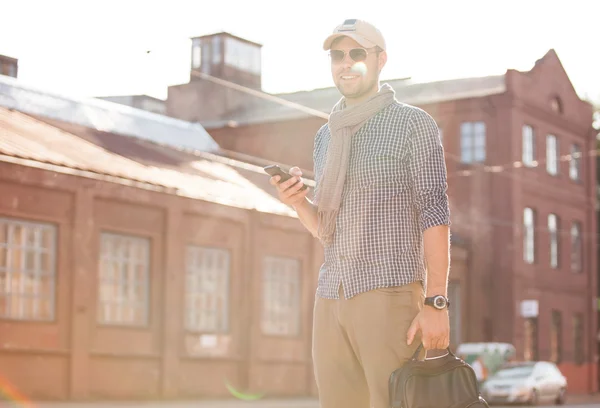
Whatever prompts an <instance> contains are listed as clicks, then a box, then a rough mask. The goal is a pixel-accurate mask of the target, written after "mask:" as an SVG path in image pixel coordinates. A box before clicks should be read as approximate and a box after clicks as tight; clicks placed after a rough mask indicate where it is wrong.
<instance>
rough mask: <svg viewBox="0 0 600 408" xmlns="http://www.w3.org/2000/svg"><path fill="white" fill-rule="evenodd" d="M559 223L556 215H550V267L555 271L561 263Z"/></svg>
mask: <svg viewBox="0 0 600 408" xmlns="http://www.w3.org/2000/svg"><path fill="white" fill-rule="evenodd" d="M559 223H560V221H559V219H558V216H557V215H556V214H548V232H549V235H550V267H551V268H553V269H556V268H558V262H559V248H560V245H559V239H558V237H559V235H558V226H559Z"/></svg>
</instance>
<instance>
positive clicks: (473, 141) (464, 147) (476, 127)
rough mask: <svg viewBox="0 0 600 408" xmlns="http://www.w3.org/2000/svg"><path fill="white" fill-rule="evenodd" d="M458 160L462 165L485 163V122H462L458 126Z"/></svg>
mask: <svg viewBox="0 0 600 408" xmlns="http://www.w3.org/2000/svg"><path fill="white" fill-rule="evenodd" d="M460 159H461V162H462V163H483V162H485V160H486V127H485V122H483V121H478V122H463V123H462V124H461V125H460Z"/></svg>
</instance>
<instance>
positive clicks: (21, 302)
mask: <svg viewBox="0 0 600 408" xmlns="http://www.w3.org/2000/svg"><path fill="white" fill-rule="evenodd" d="M55 259H56V228H55V227H54V226H51V225H48V224H40V223H34V222H26V221H19V220H11V219H6V218H0V317H1V318H5V319H16V320H34V321H50V320H54V288H55V282H56V273H55Z"/></svg>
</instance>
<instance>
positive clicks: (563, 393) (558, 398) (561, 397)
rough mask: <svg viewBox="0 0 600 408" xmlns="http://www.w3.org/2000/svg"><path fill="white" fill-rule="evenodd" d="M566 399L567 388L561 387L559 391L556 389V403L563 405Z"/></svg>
mask: <svg viewBox="0 0 600 408" xmlns="http://www.w3.org/2000/svg"><path fill="white" fill-rule="evenodd" d="M566 399H567V390H565V389H564V388H561V389H560V391H558V395H557V396H556V401H555V402H556V405H564V403H565V402H566Z"/></svg>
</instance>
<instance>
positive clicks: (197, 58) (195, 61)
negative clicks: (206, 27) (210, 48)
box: [192, 39, 202, 68]
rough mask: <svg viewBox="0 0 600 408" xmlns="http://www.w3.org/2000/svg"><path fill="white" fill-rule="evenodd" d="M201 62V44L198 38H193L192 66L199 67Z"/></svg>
mask: <svg viewBox="0 0 600 408" xmlns="http://www.w3.org/2000/svg"><path fill="white" fill-rule="evenodd" d="M201 63H202V46H201V45H200V40H199V39H195V40H194V43H193V44H192V68H200V65H201Z"/></svg>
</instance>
